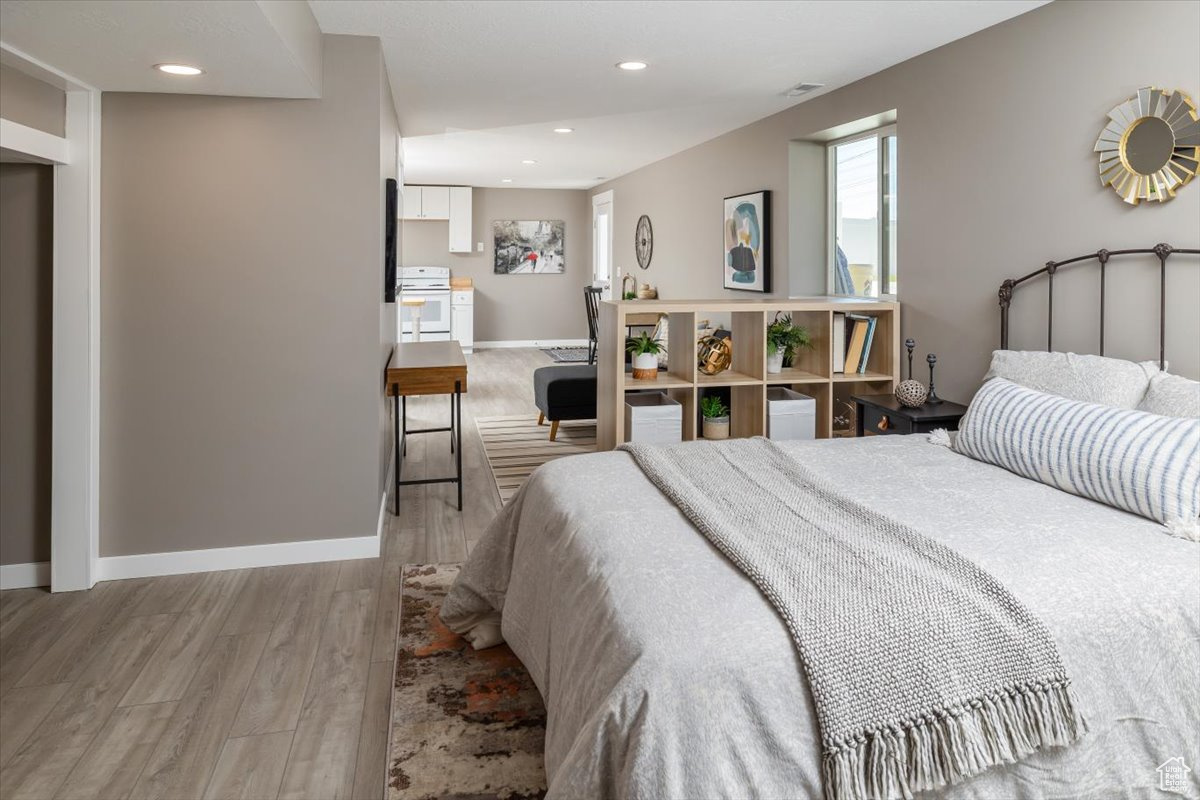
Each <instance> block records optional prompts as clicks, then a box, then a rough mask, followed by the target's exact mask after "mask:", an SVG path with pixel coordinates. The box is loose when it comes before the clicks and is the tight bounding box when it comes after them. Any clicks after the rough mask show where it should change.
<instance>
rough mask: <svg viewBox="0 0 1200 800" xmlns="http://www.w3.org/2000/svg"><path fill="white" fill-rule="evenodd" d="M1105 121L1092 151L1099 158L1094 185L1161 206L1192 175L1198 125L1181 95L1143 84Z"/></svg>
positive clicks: (1197, 161)
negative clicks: (1097, 176) (1108, 187)
mask: <svg viewBox="0 0 1200 800" xmlns="http://www.w3.org/2000/svg"><path fill="white" fill-rule="evenodd" d="M1108 118H1109V123H1108V124H1107V125H1106V126H1104V130H1103V131H1101V132H1100V138H1099V139H1097V140H1096V146H1095V147H1094V148H1093V150H1094V151H1095V152H1097V153H1099V154H1100V183H1101V184H1102V185H1104V186H1111V187H1112V188H1113V191H1115V192H1116V193H1117V194H1119V195H1121V199H1122V200H1124V201H1125V202H1126V203H1129V204H1130V205H1135V206H1136V205H1137V204H1138V203H1139V202H1141V201H1142V200H1157V201H1158V202H1160V203H1165V202H1167V201H1168V200H1170V199H1172V198H1174V197H1175V190H1176V189H1178V188H1179V187H1181V186H1184V185H1186V184H1187V183H1188V182H1189V181H1191V179H1192V178H1194V177H1196V170H1197V166H1198V165H1200V121H1197V117H1196V106H1195V105H1194V104H1193V103H1192V99H1191V98H1190V97H1188V96H1187V95H1186V94H1184V93H1183V92H1180V91H1178V90H1176V91H1175V92H1174V93H1172V92H1170V91H1167V90H1163V89H1156V88H1154V87H1153V86H1147V87H1146V88H1144V89H1138V93H1137V94H1136V95H1134V96H1133V97H1131V98H1129V99H1128V100H1126V101H1125V102H1124V103H1121V104H1120V105H1118V106H1117V107H1116V108H1114V109H1113V110H1112V111H1109V112H1108Z"/></svg>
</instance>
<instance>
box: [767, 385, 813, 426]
mask: <svg viewBox="0 0 1200 800" xmlns="http://www.w3.org/2000/svg"><path fill="white" fill-rule="evenodd" d="M767 438H768V439H815V438H817V401H816V398H813V397H809V396H808V395H806V394H800V393H799V392H793V391H792V390H791V389H788V388H787V387H785V386H770V387H768V388H767Z"/></svg>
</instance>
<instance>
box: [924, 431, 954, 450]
mask: <svg viewBox="0 0 1200 800" xmlns="http://www.w3.org/2000/svg"><path fill="white" fill-rule="evenodd" d="M929 443H930V444H936V445H939V446H940V447H949V448H951V449H953V448H954V440H953V439H951V438H950V431H948V430H946V429H945V428H935V429H934V430H931V431H930V432H929Z"/></svg>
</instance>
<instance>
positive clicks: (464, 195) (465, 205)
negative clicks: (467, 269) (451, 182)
mask: <svg viewBox="0 0 1200 800" xmlns="http://www.w3.org/2000/svg"><path fill="white" fill-rule="evenodd" d="M450 252H451V253H470V252H471V187H470V186H451V187H450Z"/></svg>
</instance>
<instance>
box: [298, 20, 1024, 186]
mask: <svg viewBox="0 0 1200 800" xmlns="http://www.w3.org/2000/svg"><path fill="white" fill-rule="evenodd" d="M1042 2H1043V0H1005V1H1004V2H978V1H975V0H972V1H971V2H961V1H959V0H943V1H942V2H904V1H901V0H889V1H887V2H848V1H846V0H835V1H834V2H758V1H756V0H743V1H742V2H736V3H729V2H670V1H667V0H662V1H660V2H654V3H621V2H529V1H526V0H485V1H484V2H440V3H424V2H390V3H370V2H353V1H352V0H351V1H348V0H311V2H310V5H311V6H312V9H313V13H314V14H315V15H316V17H317V21H318V22H319V23H320V25H321V29H322V30H323V31H325V32H326V33H346V34H369V35H373V36H379V37H380V38H381V39H382V41H383V49H384V57H385V60H386V62H387V67H388V74H389V77H390V80H391V83H392V92H393V94H394V96H395V100H396V108H397V112H398V113H399V115H400V123H401V130H402V132H403V134H404V137H405V144H404V152H405V178H406V180H407V181H409V182H414V183H416V182H442V181H445V182H454V183H468V184H473V185H480V186H499V185H501V184H500V180H501V178H505V177H510V178H512V179H513V183H512V185H513V186H534V187H586V186H591V185H594V184H595V183H597V182H598V179H599V178H600V177H601V176H604V177H613V176H615V175H619V174H622V173H625V172H628V171H630V170H632V169H636V168H637V167H640V166H643V165H645V164H647V163H650V162H652V161H655V160H657V159H660V158H663V157H665V156H668V155H671V154H673V153H676V152H679V151H680V150H683V149H686V148H688V147H690V146H693V145H695V144H699V143H700V142H703V141H705V140H707V139H710V138H712V137H714V136H717V135H719V134H721V133H724V132H726V131H729V130H732V129H734V128H737V127H740V126H742V125H745V124H747V123H750V122H752V121H754V120H757V119H761V118H762V117H765V116H769V115H770V114H773V113H775V112H777V111H781V110H783V109H784V108H787V107H788V106H790V105H793V104H795V103H796V102H797V100H796V98H788V97H785V96H784V92H785V91H786V90H787V89H788V88H789V87H791V86H793V85H795V84H796V83H799V82H801V81H813V82H818V83H824V84H825V85H826V88H825V89H824V90H823V91H829V90H831V89H834V88H837V87H838V86H843V85H845V84H847V83H850V82H852V81H855V80H857V79H859V78H862V77H865V76H867V75H870V74H872V73H874V72H877V71H879V70H881V69H884V68H886V67H888V66H891V65H893V64H896V63H899V62H900V61H904V60H905V59H908V58H911V57H912V56H915V55H917V54H919V53H922V52H925V51H927V50H930V49H933V48H935V47H938V46H940V45H943V44H946V43H947V42H950V41H953V40H955V39H958V38H961V37H963V36H966V35H968V34H971V33H974V32H975V31H978V30H982V29H983V28H986V27H989V26H991V25H994V24H996V23H998V22H1001V21H1003V20H1005V19H1008V18H1010V17H1014V16H1016V15H1018V14H1021V13H1024V12H1025V11H1028V10H1030V9H1031V8H1034V7H1036V6H1038V5H1041V4H1042ZM627 59H637V60H641V61H646V62H648V63H649V64H650V67H649V69H647V70H644V71H642V72H638V73H626V72H622V71H620V70H617V69H615V68H614V66H613V65H614V64H615V63H616V62H618V61H622V60H627ZM817 94H819V92H818V93H813V94H812V95H809V97H812V96H816V95H817ZM559 126H566V127H573V128H575V129H576V131H575V133H573V134H569V135H565V136H564V135H558V134H554V133H552V132H551V129H552V128H554V127H559ZM523 159H536V160H537V161H538V163H537V164H536V165H533V166H527V165H522V164H521V161H522V160H523Z"/></svg>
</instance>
